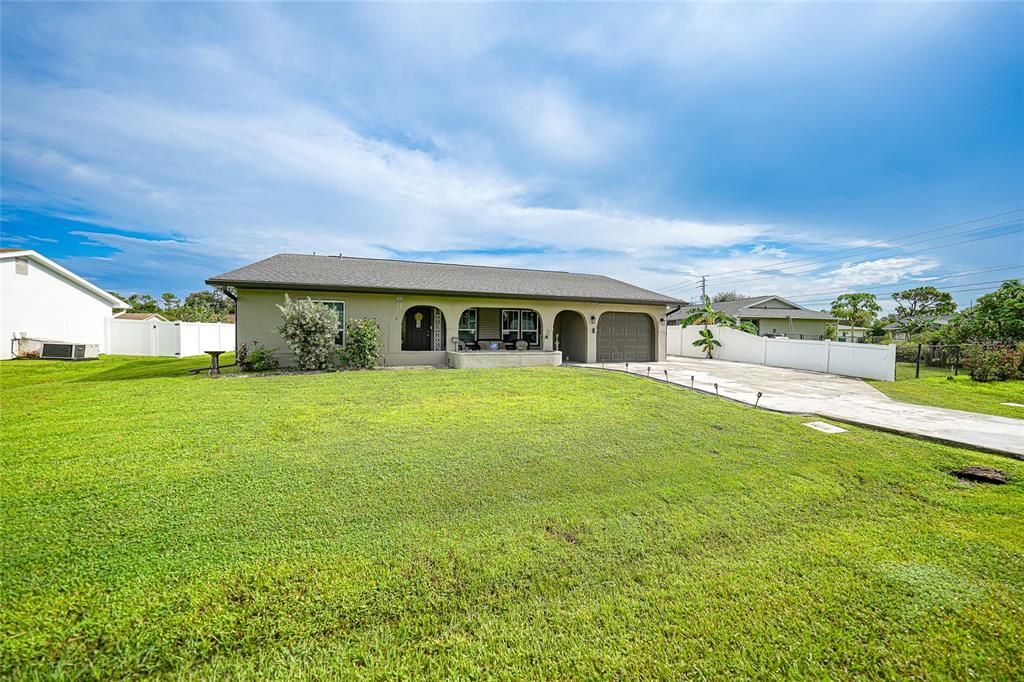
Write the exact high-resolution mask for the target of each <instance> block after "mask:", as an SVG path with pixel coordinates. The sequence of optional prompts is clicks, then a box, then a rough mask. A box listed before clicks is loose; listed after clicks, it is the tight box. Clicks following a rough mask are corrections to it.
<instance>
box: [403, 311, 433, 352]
mask: <svg viewBox="0 0 1024 682" xmlns="http://www.w3.org/2000/svg"><path fill="white" fill-rule="evenodd" d="M433 323H434V310H433V309H432V308H429V307H427V306H416V307H415V308H409V309H408V310H406V311H405V336H404V337H403V338H402V350H430V349H431V348H433V347H434V344H433V336H432V334H431V332H432V331H433V329H432V325H433Z"/></svg>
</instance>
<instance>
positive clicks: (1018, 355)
mask: <svg viewBox="0 0 1024 682" xmlns="http://www.w3.org/2000/svg"><path fill="white" fill-rule="evenodd" d="M964 365H965V366H966V367H968V368H970V370H971V378H972V379H974V380H975V381H1006V380H1008V379H1024V343H1021V344H1018V345H1017V347H1016V348H1014V347H1012V346H1005V347H1002V348H992V347H985V346H971V347H969V348H968V349H967V352H966V354H965V356H964Z"/></svg>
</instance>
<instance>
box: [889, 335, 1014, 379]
mask: <svg viewBox="0 0 1024 682" xmlns="http://www.w3.org/2000/svg"><path fill="white" fill-rule="evenodd" d="M1012 347H1013V346H1012V345H1008V344H999V343H901V344H898V345H897V346H896V363H897V370H898V371H897V372H896V379H897V380H900V379H920V378H921V377H922V376H925V375H928V376H935V375H936V374H937V373H941V372H943V371H944V372H946V375H947V376H958V375H960V374H970V367H969V366H968V365H967V364H966V363H967V362H968V361H969V358H970V357H971V355H972V351H974V350H979V349H980V350H1002V349H1009V348H1012ZM901 364H902V365H903V367H904V371H899V366H900V365H901ZM908 365H910V366H911V367H909V368H908V367H907V366H908Z"/></svg>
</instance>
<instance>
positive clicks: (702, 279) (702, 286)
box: [700, 275, 708, 303]
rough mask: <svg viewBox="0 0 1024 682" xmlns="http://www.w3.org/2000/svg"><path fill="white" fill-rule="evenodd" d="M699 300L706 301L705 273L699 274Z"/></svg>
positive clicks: (706, 281) (706, 277) (706, 278)
mask: <svg viewBox="0 0 1024 682" xmlns="http://www.w3.org/2000/svg"><path fill="white" fill-rule="evenodd" d="M700 302H701V303H707V302H708V276H707V275H701V276H700Z"/></svg>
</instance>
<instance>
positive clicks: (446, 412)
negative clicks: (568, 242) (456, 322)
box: [0, 358, 1024, 679]
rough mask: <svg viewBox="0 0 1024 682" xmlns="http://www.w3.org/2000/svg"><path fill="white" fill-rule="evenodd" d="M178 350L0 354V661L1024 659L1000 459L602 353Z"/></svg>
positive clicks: (134, 669)
mask: <svg viewBox="0 0 1024 682" xmlns="http://www.w3.org/2000/svg"><path fill="white" fill-rule="evenodd" d="M190 362H191V363H193V364H195V363H198V364H200V365H201V364H203V363H204V362H205V360H203V359H197V360H189V361H166V360H148V359H139V358H106V359H104V360H102V361H100V362H96V363H82V364H60V363H50V362H13V363H12V362H6V363H2V364H0V396H2V415H0V419H2V422H0V426H2V437H3V443H4V447H3V470H4V476H3V483H2V485H3V495H2V500H3V502H2V505H3V509H2V512H3V513H2V529H0V530H2V533H0V548H2V552H3V561H2V562H0V580H2V585H3V590H2V592H0V633H2V641H0V675H2V676H4V677H26V678H27V677H90V678H97V679H100V678H111V677H125V676H140V675H157V676H164V677H183V676H204V677H243V678H263V677H269V676H275V677H286V676H287V677H323V678H349V677H366V678H369V677H392V678H408V677H412V676H427V677H444V678H467V677H488V678H490V677H497V678H509V677H530V678H533V679H538V678H542V679H552V678H555V679H580V678H593V677H620V678H673V679H679V678H684V677H701V678H702V677H729V678H734V679H742V678H753V677H769V676H771V677H775V676H778V677H787V678H811V679H825V678H849V677H865V678H906V677H917V678H928V679H938V678H969V677H977V678H988V679H1009V678H1012V677H1014V676H1018V675H1019V674H1020V671H1021V664H1022V662H1024V514H1022V510H1024V462H1019V461H1015V460H1011V459H1008V458H1001V457H998V456H994V455H987V454H982V453H976V452H971V451H968V450H961V449H956V448H951V447H945V446H940V445H934V444H930V443H927V442H924V441H919V440H911V439H905V438H901V437H899V436H895V435H891V434H884V433H877V432H872V431H868V430H864V429H858V428H851V429H850V431H849V432H848V433H845V434H841V435H827V434H823V433H819V432H817V431H813V430H811V429H808V428H806V427H804V426H802V425H801V422H803V421H807V420H806V418H800V417H797V416H788V415H780V414H775V413H769V412H763V411H757V410H754V409H751V408H748V407H745V406H741V405H737V404H734V403H731V402H727V401H724V400H718V399H716V398H714V397H712V396H706V395H699V394H695V393H690V392H687V391H685V390H680V389H678V388H674V387H671V386H666V385H663V384H659V383H655V382H651V381H647V380H644V379H642V378H638V377H631V376H627V375H625V374H621V373H617V372H600V371H588V370H580V369H571V368H545V369H512V370H469V371H420V372H415V371H390V372H363V373H338V374H320V375H296V376H277V377H258V378H246V377H238V376H234V377H224V378H220V379H211V378H209V377H205V376H192V377H188V376H179V375H178V374H176V373H174V371H173V370H176V369H177V368H178V367H181V366H183V365H185V364H187V363H190ZM175 363H177V364H175ZM147 368H149V369H148V370H147ZM147 374H152V377H151V378H150V377H147ZM904 383H908V382H904ZM966 464H985V465H990V466H995V467H998V468H1001V469H1003V470H1005V471H1007V472H1008V473H1009V474H1010V475H1011V477H1012V481H1011V483H1010V484H1009V485H1004V486H1000V487H994V486H983V485H972V484H965V483H961V482H958V481H957V480H955V479H954V478H952V477H951V476H949V475H948V474H947V472H948V471H949V470H951V469H954V468H956V467H960V466H963V465H966Z"/></svg>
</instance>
